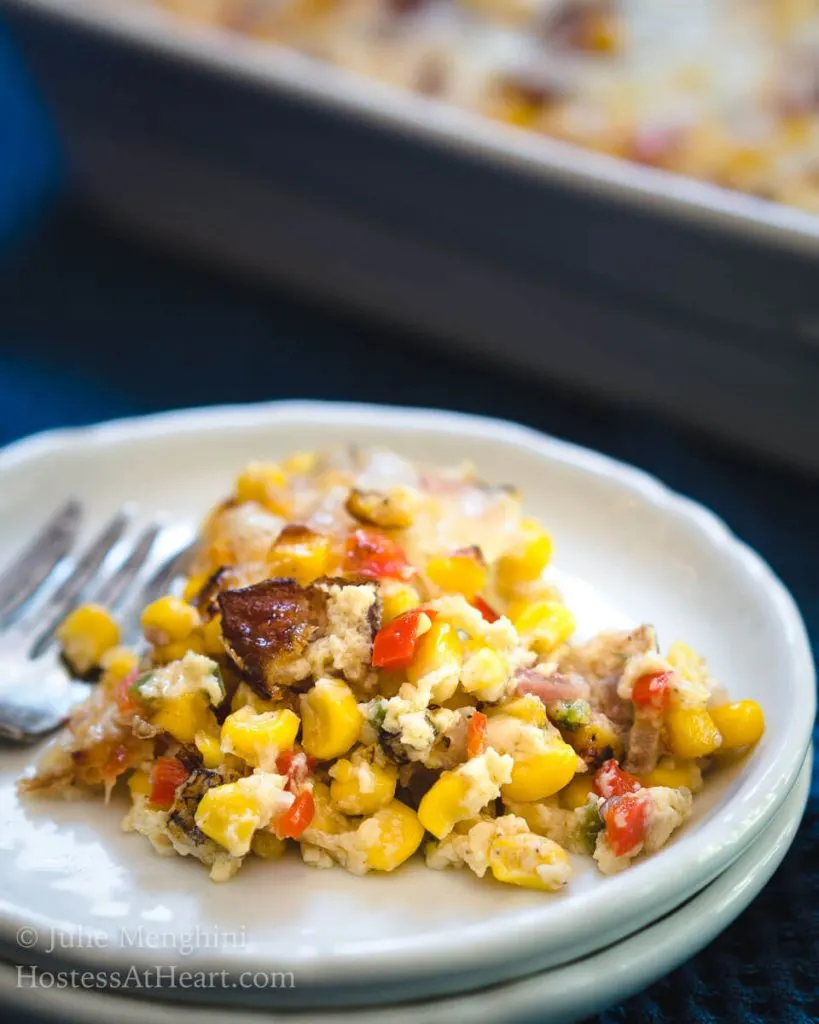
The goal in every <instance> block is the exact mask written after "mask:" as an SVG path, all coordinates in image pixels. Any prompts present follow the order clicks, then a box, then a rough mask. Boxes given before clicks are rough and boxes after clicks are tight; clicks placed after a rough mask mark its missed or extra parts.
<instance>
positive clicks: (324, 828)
mask: <svg viewBox="0 0 819 1024" xmlns="http://www.w3.org/2000/svg"><path fill="white" fill-rule="evenodd" d="M313 807H314V812H313V820H312V821H311V822H310V828H311V829H313V830H315V831H316V832H327V833H329V834H330V835H336V836H337V835H341V834H342V832H347V831H349V828H350V822H349V821H348V819H347V818H346V817H345V815H343V814H342V813H341V811H340V810H339V809H338V808H337V807H336V805H335V804H334V803H333V799H332V797H331V795H330V787H329V786H328V785H327V783H326V782H314V783H313Z"/></svg>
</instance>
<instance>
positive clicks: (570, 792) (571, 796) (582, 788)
mask: <svg viewBox="0 0 819 1024" xmlns="http://www.w3.org/2000/svg"><path fill="white" fill-rule="evenodd" d="M593 791H594V775H593V773H592V772H586V774H585V775H575V777H574V778H573V779H572V781H571V782H570V783H569V784H568V786H564V787H563V789H561V791H560V793H559V794H558V798H559V800H560V806H561V807H565V809H566V810H567V811H574V810H576V809H577V808H578V807H583V806H584V804H585V803H586V800H587V799H588V797H589V793H591V792H593Z"/></svg>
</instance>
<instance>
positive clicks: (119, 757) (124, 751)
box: [102, 743, 131, 779]
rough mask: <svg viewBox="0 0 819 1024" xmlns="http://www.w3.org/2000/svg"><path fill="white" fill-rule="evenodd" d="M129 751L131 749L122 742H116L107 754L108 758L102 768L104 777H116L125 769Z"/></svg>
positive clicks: (127, 765)
mask: <svg viewBox="0 0 819 1024" xmlns="http://www.w3.org/2000/svg"><path fill="white" fill-rule="evenodd" d="M130 753H131V751H130V750H129V749H128V747H126V746H125V744H124V743H118V744H117V745H116V746H115V747H114V748H113V750H112V751H111V753H110V754H109V755H108V760H107V761H106V762H105V766H104V768H103V769H102V774H103V776H104V777H105V778H106V779H116V778H117V777H118V776H120V775H122V773H123V772H124V771H127V769H128V767H129V764H128V761H129V758H130Z"/></svg>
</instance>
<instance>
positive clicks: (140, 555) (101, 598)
mask: <svg viewBox="0 0 819 1024" xmlns="http://www.w3.org/2000/svg"><path fill="white" fill-rule="evenodd" d="M158 534H159V526H156V525H153V526H149V527H147V529H145V530H143V532H142V534H141V535H140V537H139V539H138V540H137V542H136V544H135V545H134V548H133V550H132V551H131V553H130V554H129V555H128V557H127V558H126V559H125V561H124V562H123V563H122V564H121V565H120V566H118V567H117V569H116V571H115V572H114V573H113V574H112V575H111V576H109V577H108V579H107V580H106V581H105V582H104V583H103V584H102V586H101V587H100V589H99V590H98V591H97V593H96V594H95V595H94V600H95V601H97V602H98V603H99V604H104V605H106V606H107V607H109V608H113V607H115V606H116V605H117V604H118V603H119V601H121V600H122V598H123V596H124V595H125V593H126V592H127V590H128V588H129V587H130V586H131V584H132V583H133V582H134V580H135V579H136V577H137V576H138V575H139V571H140V569H141V568H142V567H143V566H144V565H145V563H146V562H147V560H148V557H149V555H150V553H151V548H152V547H153V546H154V541H155V540H156V538H157V535H158Z"/></svg>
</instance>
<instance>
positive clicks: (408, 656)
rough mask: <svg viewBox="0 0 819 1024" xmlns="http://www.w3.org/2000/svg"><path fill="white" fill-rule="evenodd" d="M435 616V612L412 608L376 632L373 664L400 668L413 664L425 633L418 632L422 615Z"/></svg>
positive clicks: (375, 666)
mask: <svg viewBox="0 0 819 1024" xmlns="http://www.w3.org/2000/svg"><path fill="white" fill-rule="evenodd" d="M422 615H426V616H427V618H429V619H432V618H434V617H435V613H434V612H427V611H424V609H423V608H411V609H410V610H409V611H408V612H404V614H403V615H399V616H398V618H397V619H393V620H392V622H391V623H389V625H387V626H384V627H383V628H382V629H379V631H378V632H377V633H376V634H375V640H374V641H373V656H372V664H373V667H374V668H386V669H399V668H406V667H407V665H409V664H411V662H412V660H413V658H414V657H415V652H416V650H417V648H418V642H419V640H420V639H421V637H422V636H423V633H420V634H419V632H418V626H419V623H420V621H421V616H422Z"/></svg>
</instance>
